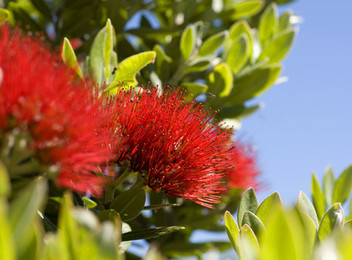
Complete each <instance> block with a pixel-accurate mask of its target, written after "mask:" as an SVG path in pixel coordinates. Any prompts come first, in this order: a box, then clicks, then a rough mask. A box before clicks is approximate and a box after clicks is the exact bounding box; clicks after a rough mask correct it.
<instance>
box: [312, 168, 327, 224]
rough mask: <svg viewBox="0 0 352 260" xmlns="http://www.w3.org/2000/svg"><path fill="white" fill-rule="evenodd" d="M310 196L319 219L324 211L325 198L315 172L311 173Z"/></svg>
mask: <svg viewBox="0 0 352 260" xmlns="http://www.w3.org/2000/svg"><path fill="white" fill-rule="evenodd" d="M311 189H312V198H313V204H314V207H315V211H316V213H317V216H318V219H319V220H320V219H321V218H322V216H323V214H324V212H325V199H324V193H323V191H322V190H321V188H320V185H319V183H318V180H317V178H316V177H315V174H314V173H313V174H312V187H311Z"/></svg>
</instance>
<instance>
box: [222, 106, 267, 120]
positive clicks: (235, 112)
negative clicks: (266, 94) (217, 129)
mask: <svg viewBox="0 0 352 260" xmlns="http://www.w3.org/2000/svg"><path fill="white" fill-rule="evenodd" d="M261 107H262V105H255V106H250V107H246V106H245V105H227V106H224V107H222V108H221V110H220V111H219V113H217V114H216V118H218V119H223V118H233V119H237V120H238V119H241V118H243V117H247V116H249V115H251V114H252V113H254V112H255V111H257V110H258V109H259V108H261Z"/></svg>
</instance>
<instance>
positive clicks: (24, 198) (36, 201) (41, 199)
mask: <svg viewBox="0 0 352 260" xmlns="http://www.w3.org/2000/svg"><path fill="white" fill-rule="evenodd" d="M46 192H47V184H46V182H45V180H44V179H37V180H35V181H34V182H33V183H31V184H30V185H29V186H28V187H26V189H24V190H23V191H22V192H21V193H20V195H19V196H18V197H17V198H16V199H15V200H14V201H13V202H12V203H11V205H10V212H9V220H10V226H11V230H12V236H13V239H14V242H15V245H16V247H17V252H19V254H20V255H21V254H22V253H23V250H25V248H26V245H27V243H28V242H29V240H30V232H29V231H30V229H31V227H32V225H33V223H34V221H35V219H38V218H39V215H38V211H40V210H41V209H42V207H43V204H44V203H45V200H46Z"/></svg>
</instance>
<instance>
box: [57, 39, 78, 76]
mask: <svg viewBox="0 0 352 260" xmlns="http://www.w3.org/2000/svg"><path fill="white" fill-rule="evenodd" d="M61 57H62V60H63V62H64V63H65V64H66V65H67V66H69V67H70V68H73V69H74V70H75V71H76V72H77V74H78V76H79V77H80V78H83V74H82V71H81V69H80V67H79V64H78V62H77V58H76V55H75V52H74V50H73V48H72V46H71V43H70V41H69V40H68V39H67V38H66V37H65V38H64V44H63V47H62V52H61Z"/></svg>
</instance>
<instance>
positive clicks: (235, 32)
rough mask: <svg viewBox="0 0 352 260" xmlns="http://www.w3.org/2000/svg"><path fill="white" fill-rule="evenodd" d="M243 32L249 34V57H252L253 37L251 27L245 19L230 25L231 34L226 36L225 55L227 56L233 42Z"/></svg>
mask: <svg viewBox="0 0 352 260" xmlns="http://www.w3.org/2000/svg"><path fill="white" fill-rule="evenodd" d="M242 34H246V35H247V38H248V47H249V57H252V46H253V39H252V35H251V28H250V26H249V25H248V23H247V22H246V21H245V20H241V21H238V22H236V23H235V24H233V25H232V26H231V27H230V29H229V36H228V37H227V38H226V40H225V44H224V51H223V57H227V53H228V52H229V51H230V49H231V45H232V43H233V42H235V41H237V40H238V38H239V37H240V36H241V35H242Z"/></svg>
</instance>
